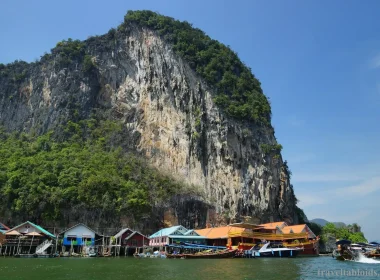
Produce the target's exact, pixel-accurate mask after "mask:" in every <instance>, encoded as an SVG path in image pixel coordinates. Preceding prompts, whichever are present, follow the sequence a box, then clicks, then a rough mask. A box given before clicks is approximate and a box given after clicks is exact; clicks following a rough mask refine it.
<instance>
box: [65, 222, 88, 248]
mask: <svg viewBox="0 0 380 280" xmlns="http://www.w3.org/2000/svg"><path fill="white" fill-rule="evenodd" d="M73 236H76V238H74V239H72V240H70V239H71V237H73ZM83 236H86V238H85V239H84V238H82V237H83ZM71 244H73V245H74V246H83V245H87V246H90V245H95V232H93V231H92V230H90V229H88V228H86V227H85V226H83V225H78V226H76V227H74V228H72V229H70V230H68V231H66V232H65V233H64V235H63V245H65V246H71Z"/></svg>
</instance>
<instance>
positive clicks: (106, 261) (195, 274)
mask: <svg viewBox="0 0 380 280" xmlns="http://www.w3.org/2000/svg"><path fill="white" fill-rule="evenodd" d="M358 272H359V273H360V274H363V275H359V276H357V275H353V274H354V273H355V274H358ZM343 273H344V274H345V275H341V274H343ZM371 273H372V274H378V275H373V276H368V275H369V274H371ZM350 275H351V276H350ZM0 279H12V280H23V279H25V280H26V279H27V280H37V279H38V280H42V279H54V280H61V279H65V280H66V279H81V280H89V279H91V280H100V279H101V280H108V279H109V280H111V279H112V280H118V279H154V280H161V279H165V280H168V279H170V280H171V279H215V280H216V279H217V280H220V279H222V280H223V279H234V280H239V279H267V280H270V279H285V280H287V279H380V261H374V262H373V263H360V262H342V261H337V260H335V259H333V258H332V257H314V258H294V259H285V258H284V259H271V258H267V259H265V258H262V259H260V258H256V259H219V260H211V259H210V260H199V259H198V260H188V259H187V260H181V259H136V258H133V257H126V258H125V257H120V258H57V259H17V258H3V257H1V258H0Z"/></svg>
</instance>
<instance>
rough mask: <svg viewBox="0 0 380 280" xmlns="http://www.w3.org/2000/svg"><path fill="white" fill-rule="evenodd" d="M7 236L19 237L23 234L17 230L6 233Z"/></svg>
mask: <svg viewBox="0 0 380 280" xmlns="http://www.w3.org/2000/svg"><path fill="white" fill-rule="evenodd" d="M5 235H13V236H19V235H21V233H19V232H18V231H17V230H12V231H10V232H6V233H5Z"/></svg>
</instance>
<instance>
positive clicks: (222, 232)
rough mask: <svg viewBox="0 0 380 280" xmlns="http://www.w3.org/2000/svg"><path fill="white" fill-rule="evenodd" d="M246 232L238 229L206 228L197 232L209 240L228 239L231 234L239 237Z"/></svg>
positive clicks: (243, 229) (227, 227)
mask: <svg viewBox="0 0 380 280" xmlns="http://www.w3.org/2000/svg"><path fill="white" fill-rule="evenodd" d="M244 231H245V228H238V227H231V226H225V227H216V228H204V229H196V230H195V232H196V233H198V234H199V235H201V236H204V237H206V238H207V239H222V238H228V235H229V234H234V235H239V234H242V233H243V232H244Z"/></svg>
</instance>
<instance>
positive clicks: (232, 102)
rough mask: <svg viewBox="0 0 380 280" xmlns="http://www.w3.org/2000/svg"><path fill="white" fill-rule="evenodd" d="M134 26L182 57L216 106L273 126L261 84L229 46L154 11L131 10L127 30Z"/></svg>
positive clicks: (128, 14)
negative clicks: (204, 84) (211, 94)
mask: <svg viewBox="0 0 380 280" xmlns="http://www.w3.org/2000/svg"><path fill="white" fill-rule="evenodd" d="M131 24H135V25H138V26H140V27H146V28H149V29H152V30H154V31H156V32H157V34H158V35H159V36H161V37H162V38H163V39H164V40H166V42H168V43H170V44H172V46H173V49H174V50H175V51H176V53H177V54H179V55H180V56H181V57H183V58H184V59H185V60H186V61H187V62H188V64H189V65H190V67H191V68H192V69H193V70H194V71H196V72H197V73H198V74H199V75H200V76H201V77H202V78H203V79H204V80H205V81H206V82H207V83H208V84H209V85H210V86H212V87H214V88H215V90H216V92H217V95H216V97H215V99H214V101H215V103H216V104H217V105H218V106H220V107H221V108H223V109H224V110H225V112H226V113H227V114H228V115H230V116H232V117H234V118H237V119H242V120H251V121H255V122H256V123H260V124H265V125H270V120H271V107H270V104H269V101H268V99H267V98H266V97H265V95H264V94H263V91H262V89H261V85H260V82H259V81H258V80H257V79H256V78H255V76H254V75H253V74H252V72H251V69H250V68H248V67H247V66H246V65H244V63H242V62H241V61H240V59H239V57H238V56H237V54H236V53H235V52H233V51H232V50H231V49H230V48H229V47H227V46H225V45H223V44H221V43H219V42H218V41H216V40H212V39H211V38H210V37H209V36H207V35H206V34H205V33H204V32H203V31H202V30H200V29H198V28H193V27H192V25H191V24H190V23H188V22H186V21H184V22H181V21H178V20H175V19H173V18H170V17H167V16H163V15H160V14H157V13H154V12H152V11H128V13H127V14H126V15H125V18H124V23H123V24H122V25H121V26H120V27H119V28H118V29H119V30H125V29H126V28H127V27H128V26H129V25H131Z"/></svg>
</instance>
